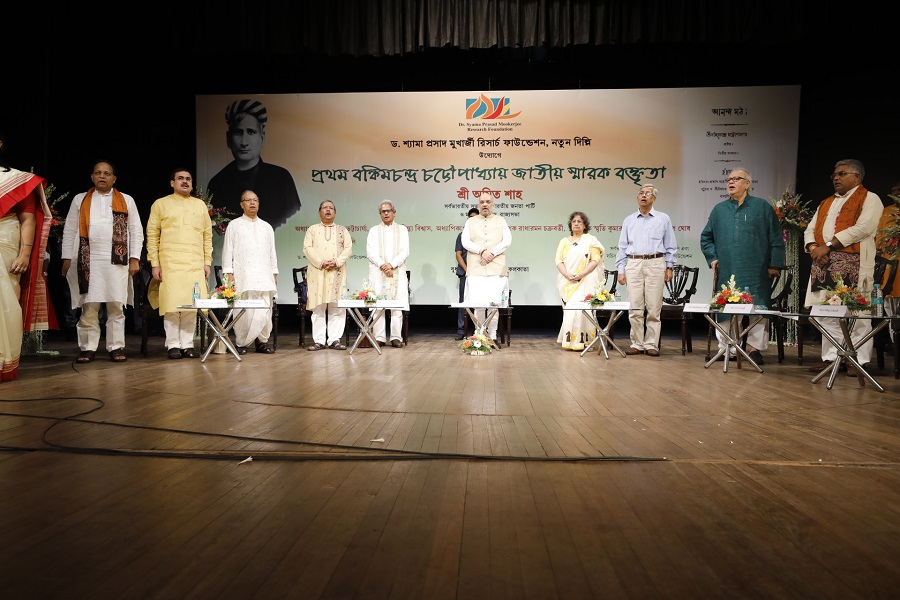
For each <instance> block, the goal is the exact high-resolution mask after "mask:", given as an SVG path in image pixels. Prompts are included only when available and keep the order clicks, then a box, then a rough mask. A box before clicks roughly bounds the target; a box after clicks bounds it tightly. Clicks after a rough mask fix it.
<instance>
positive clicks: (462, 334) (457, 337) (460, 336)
mask: <svg viewBox="0 0 900 600" xmlns="http://www.w3.org/2000/svg"><path fill="white" fill-rule="evenodd" d="M456 339H457V340H464V339H466V334H464V333H457V334H456Z"/></svg>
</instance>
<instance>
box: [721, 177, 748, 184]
mask: <svg viewBox="0 0 900 600" xmlns="http://www.w3.org/2000/svg"><path fill="white" fill-rule="evenodd" d="M738 181H750V180H749V179H747V178H746V177H729V178H728V179H726V180H725V183H737V182H738Z"/></svg>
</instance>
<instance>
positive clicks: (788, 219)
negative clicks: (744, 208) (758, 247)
mask: <svg viewBox="0 0 900 600" xmlns="http://www.w3.org/2000/svg"><path fill="white" fill-rule="evenodd" d="M800 198H801V196H800V194H798V193H796V192H795V191H794V189H793V186H790V185H789V186H788V187H787V189H785V190H784V193H783V194H781V198H778V199H777V200H776V199H770V200H769V201H770V202H771V203H772V207H773V208H774V209H775V214H776V215H777V216H778V222H779V223H780V224H781V228H782V229H784V230H789V229H796V230H799V231H805V230H806V226H807V225H809V221H810V220H811V219H812V218H813V215H814V214H815V212H816V211H815V210H813V209H812V208H811V207H810V206H809V201H808V200H800Z"/></svg>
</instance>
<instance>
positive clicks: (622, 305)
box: [598, 302, 631, 310]
mask: <svg viewBox="0 0 900 600" xmlns="http://www.w3.org/2000/svg"><path fill="white" fill-rule="evenodd" d="M598 308H599V309H600V310H630V309H631V302H604V303H603V306H599V307H598Z"/></svg>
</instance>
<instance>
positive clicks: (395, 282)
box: [366, 200, 409, 348]
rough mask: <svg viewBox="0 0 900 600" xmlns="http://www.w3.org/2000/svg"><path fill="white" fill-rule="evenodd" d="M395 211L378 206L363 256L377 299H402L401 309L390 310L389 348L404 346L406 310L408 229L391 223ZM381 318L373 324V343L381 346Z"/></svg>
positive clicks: (391, 205) (390, 204)
mask: <svg viewBox="0 0 900 600" xmlns="http://www.w3.org/2000/svg"><path fill="white" fill-rule="evenodd" d="M396 215H397V210H396V209H395V208H394V203H393V202H391V201H390V200H385V201H383V202H382V203H381V204H379V205H378V216H380V217H381V223H379V224H378V225H376V226H375V227H373V228H372V229H370V230H369V235H368V237H367V238H366V257H367V258H368V259H369V283H370V284H371V285H372V289H374V290H375V293H376V294H378V296H381V295H382V294H384V295H385V297H386V298H387V299H388V300H401V301H403V302H405V303H406V306H405V307H404V308H396V309H391V346H393V347H394V348H399V347H401V346H402V345H403V311H404V310H409V280H407V278H406V259H407V258H409V230H407V229H406V227H404V226H403V225H399V224H397V223H394V217H395V216H396ZM385 328H386V327H385V323H384V319H377V320H376V321H375V327H374V328H373V330H374V332H375V341H377V342H378V343H379V344H380V345H381V346H384V344H385V341H386V339H387V338H386V336H385Z"/></svg>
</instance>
